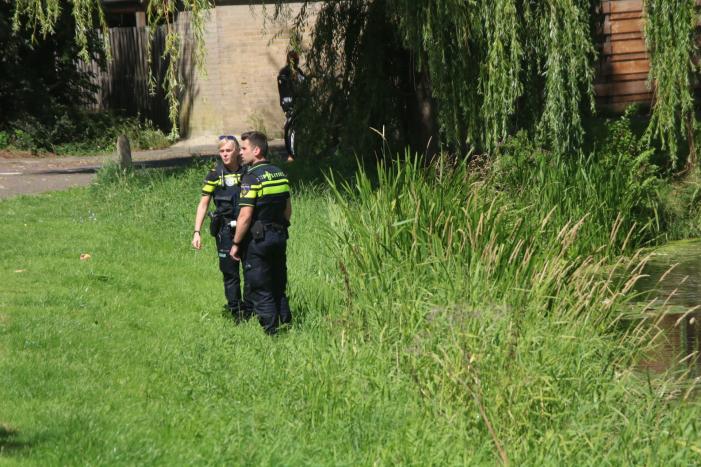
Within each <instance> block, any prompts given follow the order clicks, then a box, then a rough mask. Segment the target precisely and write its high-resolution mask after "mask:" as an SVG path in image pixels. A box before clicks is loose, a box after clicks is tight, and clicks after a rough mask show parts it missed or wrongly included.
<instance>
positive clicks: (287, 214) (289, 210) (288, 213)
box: [283, 198, 292, 222]
mask: <svg viewBox="0 0 701 467" xmlns="http://www.w3.org/2000/svg"><path fill="white" fill-rule="evenodd" d="M283 215H284V216H285V220H286V221H287V222H290V219H291V218H292V201H290V198H287V204H286V205H285V212H284V214H283Z"/></svg>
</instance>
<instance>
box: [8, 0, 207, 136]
mask: <svg viewBox="0 0 701 467" xmlns="http://www.w3.org/2000/svg"><path fill="white" fill-rule="evenodd" d="M67 4H70V5H71V13H72V16H73V18H74V20H75V37H76V43H77V44H78V46H79V47H80V52H79V58H80V59H82V60H84V61H86V62H87V61H89V59H90V54H89V49H90V44H89V39H88V36H89V32H90V31H91V30H93V29H100V30H101V31H102V38H103V42H102V47H103V50H104V51H105V52H106V55H107V56H108V58H109V55H110V50H109V44H110V42H109V29H108V28H107V22H106V21H105V16H104V12H103V10H102V4H101V2H100V0H70V1H69V2H66V1H65V0H15V9H14V14H13V23H12V26H13V30H14V31H15V32H17V31H19V30H20V29H22V28H25V29H27V30H29V31H31V34H32V41H36V40H37V39H38V37H39V36H41V37H43V38H45V37H47V36H48V35H50V34H53V33H54V31H55V28H56V21H58V19H59V17H60V13H61V9H62V8H64V7H65V6H66V5H67ZM212 6H213V4H212V2H211V0H179V1H177V2H176V1H175V0H154V1H151V2H149V4H148V9H147V18H148V25H149V41H148V46H147V47H148V49H147V50H146V54H147V57H148V63H149V65H150V64H151V43H152V42H153V38H154V34H155V31H156V29H157V28H158V27H159V25H164V26H163V27H165V29H166V35H165V48H164V51H163V55H162V58H163V60H164V61H165V62H166V63H167V68H166V72H165V76H164V78H163V82H162V83H161V85H162V86H163V90H164V92H165V96H166V99H167V100H168V105H169V118H170V122H171V124H172V126H173V129H172V130H171V136H172V137H177V136H178V112H179V109H180V101H179V97H180V90H181V84H180V81H179V73H178V67H179V64H180V61H181V59H182V58H183V57H182V51H183V43H184V39H185V37H184V36H185V35H191V36H192V38H193V40H194V42H195V54H194V59H195V65H196V66H197V68H198V70H199V71H200V72H203V70H204V66H203V65H204V56H205V46H204V22H205V19H206V12H207V11H208V10H209V9H211V8H212ZM178 9H180V10H183V9H184V10H185V11H186V12H187V14H188V15H189V19H190V25H189V26H190V27H189V29H188V31H185V30H183V29H178V28H177V27H176V25H175V24H174V21H173V20H174V18H175V15H176V14H177V11H178ZM149 69H150V70H151V67H149ZM150 73H151V74H150V76H149V87H150V89H151V91H152V92H155V86H156V85H157V83H156V81H155V77H154V76H153V70H151V72H150Z"/></svg>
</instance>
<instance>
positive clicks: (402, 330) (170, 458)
mask: <svg viewBox="0 0 701 467" xmlns="http://www.w3.org/2000/svg"><path fill="white" fill-rule="evenodd" d="M205 170H206V167H204V166H197V167H193V168H189V169H187V170H183V171H176V172H149V173H141V174H137V175H136V176H131V177H117V176H115V174H114V173H112V174H111V175H110V174H108V175H105V176H103V177H102V179H101V182H100V184H98V185H97V186H94V187H91V188H86V189H75V190H70V191H67V192H61V193H51V194H45V195H41V196H36V197H19V198H14V199H10V200H3V201H0V215H2V217H3V218H4V219H5V222H4V223H3V224H2V225H1V226H0V238H2V245H3V248H2V250H1V251H0V264H1V265H2V267H1V268H0V284H1V285H0V375H2V376H1V379H2V384H0V463H7V464H19V465H23V464H27V465H74V464H91V465H93V464H100V465H105V464H107V465H112V464H117V465H120V464H129V465H133V464H139V465H141V464H157V465H191V464H227V465H232V464H233V465H239V464H246V465H248V464H250V465H259V464H263V465H371V464H382V465H395V464H414V465H445V464H452V465H455V464H494V463H497V462H499V459H500V451H503V453H505V455H506V456H508V458H509V460H510V461H511V462H513V463H516V464H522V463H525V464H538V465H539V464H542V463H548V464H561V463H579V464H596V465H599V464H601V463H612V464H619V463H631V462H632V463H663V462H665V463H667V462H672V463H679V464H689V463H697V462H699V461H701V458H700V457H699V454H700V453H701V444H700V443H699V441H698V440H699V437H698V431H697V430H698V426H697V425H698V423H697V420H698V414H699V407H698V406H697V405H696V404H695V403H694V402H690V401H687V402H680V401H679V398H678V397H676V398H675V397H669V395H670V394H671V393H673V391H671V390H668V389H669V388H667V387H665V386H664V384H665V383H664V382H663V383H655V384H650V385H649V388H648V387H646V386H645V384H641V383H640V382H639V378H638V377H637V376H636V375H635V374H634V372H633V371H631V370H630V368H629V367H626V366H624V365H623V362H624V361H625V358H624V359H621V358H619V357H618V356H617V355H615V352H617V351H621V352H622V350H621V349H622V348H623V346H624V344H625V342H623V341H621V340H620V337H619V335H618V334H615V332H614V333H610V332H609V333H607V332H606V329H609V331H610V328H607V326H605V325H599V324H597V325H594V324H588V323H586V322H582V323H577V322H574V323H572V322H570V321H569V320H570V319H571V318H573V317H574V316H575V315H574V314H572V315H561V316H558V315H557V313H558V310H559V309H560V307H559V306H557V307H554V308H553V307H552V306H551V307H550V308H547V307H544V306H541V304H542V303H545V302H544V301H536V299H535V298H533V299H531V298H526V299H524V294H523V291H518V290H511V288H508V287H507V286H504V290H503V293H496V292H494V293H492V292H489V293H486V292H485V293H484V294H482V293H480V294H471V295H470V294H467V295H470V297H469V298H465V297H466V293H462V292H460V287H463V286H465V284H468V283H469V284H472V285H471V286H472V287H481V288H483V289H484V290H485V291H486V290H488V289H489V288H490V287H492V285H493V283H491V282H489V281H491V280H494V277H495V276H494V275H488V274H482V273H479V274H478V273H474V274H472V273H470V271H472V272H475V271H476V269H469V268H478V267H482V268H484V267H485V266H484V262H482V266H479V265H478V263H480V261H478V260H477V259H475V260H474V261H475V262H474V264H473V263H470V265H468V264H466V263H465V264H462V265H458V264H456V265H451V264H452V263H449V262H446V263H445V264H443V265H442V266H441V264H442V263H441V262H440V261H433V262H431V264H433V265H434V266H431V268H430V273H426V275H425V276H422V275H421V274H418V273H416V271H414V270H413V269H412V267H413V266H412V265H411V264H409V263H407V262H406V261H408V260H407V258H411V255H409V256H408V257H407V258H402V257H399V256H401V255H397V254H394V253H392V252H391V251H390V250H389V249H387V248H385V249H386V250H387V252H388V254H389V255H394V256H391V257H388V259H387V260H385V259H383V258H381V257H379V255H375V256H374V258H378V257H379V259H378V261H377V267H380V268H381V267H383V264H384V265H386V266H387V268H389V269H388V270H389V271H390V272H391V273H392V274H397V276H396V278H395V279H396V280H393V281H392V282H393V283H394V285H392V284H385V283H384V282H382V281H379V282H378V280H379V279H378V278H377V277H370V276H368V277H364V276H362V272H359V270H357V269H354V267H357V266H353V259H352V258H351V255H353V254H356V255H358V256H362V251H370V252H372V251H373V250H372V247H370V246H368V245H363V244H357V245H355V246H354V244H353V242H354V241H356V240H357V238H356V240H352V239H353V238H355V237H353V236H352V235H351V234H347V233H345V234H344V233H343V232H352V230H353V225H354V222H356V221H357V222H358V223H361V224H363V225H367V222H365V221H363V220H362V218H361V216H360V215H358V217H355V218H348V217H344V216H347V211H346V209H347V208H348V206H356V204H354V203H357V208H358V209H361V208H362V203H363V202H369V201H370V200H368V199H364V200H363V199H362V197H363V196H364V195H363V194H362V193H360V194H358V196H359V198H358V199H357V200H354V199H353V198H352V196H353V195H352V193H351V192H343V194H340V196H341V197H346V199H347V200H348V203H350V204H349V205H348V206H345V207H344V206H343V202H342V201H340V200H339V198H337V197H335V195H334V191H333V190H330V189H328V188H327V187H325V186H324V184H323V183H321V182H310V183H308V184H305V185H299V184H298V185H297V187H296V190H295V194H294V214H293V227H292V229H291V241H290V245H289V248H290V251H289V262H288V267H289V272H290V290H289V295H290V299H291V303H292V306H293V312H294V313H295V323H294V325H293V326H292V327H291V328H290V329H288V330H287V331H286V332H284V333H282V334H281V335H279V336H276V337H274V338H270V337H268V336H266V335H264V334H263V332H262V331H261V329H260V327H259V325H258V324H257V323H256V322H254V321H251V322H248V323H246V324H244V325H241V326H235V325H234V324H233V323H232V322H231V321H229V320H227V319H225V318H224V317H222V315H221V313H220V309H221V305H222V304H223V303H224V299H223V293H222V286H221V280H220V273H219V271H218V269H217V262H216V255H215V252H214V244H213V241H212V240H211V238H209V237H207V238H205V241H206V242H207V243H206V245H205V248H204V249H203V250H202V251H200V252H197V251H194V250H193V249H192V248H191V247H190V245H189V241H190V234H191V231H192V218H193V216H194V209H195V206H196V203H197V200H198V197H199V189H200V183H201V180H202V177H203V176H204V171H205ZM368 196H369V195H368ZM402 196H403V195H402ZM400 197H401V196H400ZM373 202H377V203H381V202H382V201H381V200H375V201H373ZM479 206H480V209H481V208H482V207H483V205H482V204H480V205H479ZM391 209H392V208H387V212H388V215H389V214H390V211H391ZM485 209H486V208H485ZM378 210H379V211H381V210H382V205H378ZM485 212H486V211H485ZM344 213H345V214H344ZM358 214H360V213H358ZM477 217H479V216H477ZM497 221H498V219H495V222H497ZM395 224H397V223H396V222H395ZM397 225H399V224H397ZM401 225H404V224H401ZM555 230H556V229H555ZM343 235H346V236H345V237H344V236H343ZM427 235H428V234H427ZM430 235H433V234H430ZM436 235H438V234H437V233H436ZM451 235H452V234H451ZM456 235H457V234H456ZM495 235H496V234H495ZM436 238H438V237H436ZM344 239H346V240H348V242H349V243H348V244H347V246H348V251H344V250H343V248H342V246H343V243H342V242H343V241H344ZM376 240H377V242H379V243H382V242H384V241H385V240H386V239H383V238H379V237H378V239H376ZM368 241H369V242H371V243H372V242H374V241H375V240H372V239H370V240H368ZM395 241H398V240H396V239H390V240H389V242H390V244H391V243H392V242H395ZM382 244H383V245H384V243H382ZM364 247H367V248H366V250H363V248H364ZM354 248H355V250H354ZM378 248H379V247H378ZM411 248H413V247H411ZM354 251H355V253H353V252H354ZM359 251H360V252H359ZM81 254H89V255H90V258H89V259H85V260H81V259H80V256H81ZM475 257H476V258H479V257H480V256H479V255H477V254H475ZM482 258H484V256H482ZM361 263H362V262H361ZM361 263H359V264H361ZM398 264H400V265H401V264H405V265H406V271H405V272H404V273H401V272H397V271H398V270H399V269H400V268H399V267H398V266H397V265H398ZM426 264H428V263H426ZM454 267H455V268H458V267H461V268H462V267H464V268H468V269H465V270H461V271H463V272H464V273H465V274H466V275H465V276H464V277H463V278H461V279H460V280H457V281H455V280H453V279H452V278H451V276H450V274H453V273H455V271H456V270H454V269H451V268H454ZM425 269H426V268H425V267H424V269H422V270H425ZM546 270H547V268H546V269H545V270H544V271H546ZM441 271H443V272H441ZM510 271H511V270H510V269H508V268H505V269H503V271H502V272H500V273H499V274H500V276H499V277H500V278H501V279H499V281H501V282H499V281H497V282H496V283H499V284H501V283H506V282H504V281H505V279H503V278H502V276H504V277H505V276H506V275H508V274H510V273H511V272H510ZM468 273H470V274H472V275H469V274H468ZM442 274H448V275H449V276H443V275H442ZM514 274H516V275H515V276H514V277H516V279H515V280H520V279H519V277H520V276H518V274H526V272H524V269H523V268H521V269H519V270H518V271H517V272H514ZM528 274H530V273H528ZM468 275H469V277H470V278H471V279H469V280H468V279H467V276H468ZM393 277H394V276H393ZM412 278H414V279H415V278H418V279H420V280H422V281H424V282H423V283H421V284H420V286H417V282H414V281H413V280H414V279H412ZM546 279H547V278H546ZM575 279H576V276H575ZM575 279H572V280H575ZM582 280H584V279H582ZM480 281H481V282H480ZM524 281H525V279H524ZM456 282H457V283H458V284H460V286H459V287H457V286H456ZM365 283H367V284H368V285H367V287H365V286H364V285H362V284H365ZM383 284H384V285H383ZM510 284H511V283H510ZM524 284H525V282H524ZM524 286H525V285H524ZM348 287H350V288H348ZM382 287H384V289H382ZM405 287H412V288H411V289H408V288H405ZM509 287H510V286H509ZM507 288H508V291H507ZM575 288H576V287H575ZM419 289H420V293H419V292H416V293H414V292H412V291H413V290H419ZM378 290H380V292H378ZM548 290H550V289H548ZM558 290H559V289H558ZM597 290H598V289H597ZM532 295H533V296H534V297H535V296H536V295H537V293H536V292H535V291H534V292H533V293H532ZM574 296H576V294H575V293H574V292H573V293H572V294H571V295H566V296H563V297H564V298H563V300H562V305H561V308H562V309H563V310H565V309H570V308H576V307H577V306H579V305H580V304H581V303H580V302H576V301H573V302H572V303H569V302H567V300H566V299H568V298H567V297H574ZM431 297H433V299H431ZM461 297H462V298H461ZM497 297H498V299H499V301H500V304H499V305H498V306H497V305H495V302H494V301H495V300H496V299H497ZM510 297H511V298H510ZM515 297H518V298H515ZM512 298H513V299H512ZM536 298H537V299H538V300H541V298H540V296H539V295H538V296H537V297H536ZM543 300H546V301H547V300H548V298H547V297H546V298H545V299H543ZM467 303H469V304H470V308H469V311H467V312H465V313H464V315H465V316H467V317H468V318H470V317H472V318H474V317H477V318H475V319H472V318H470V319H471V321H469V323H467V324H464V321H465V320H466V319H468V318H464V317H463V318H460V319H459V320H457V321H456V319H457V318H455V317H454V316H449V317H448V318H446V320H444V321H441V320H439V319H436V318H435V315H436V314H437V312H436V310H444V309H445V310H451V309H453V308H450V307H456V306H457V307H466V306H467ZM517 306H518V307H521V308H515V307H517ZM598 306H599V305H596V304H593V305H590V307H598ZM407 310H409V311H407ZM475 310H478V311H475ZM544 310H545V311H544ZM548 310H550V311H548ZM579 312H581V310H580V311H578V313H579ZM448 314H450V313H448ZM576 316H582V315H580V314H578V315H576ZM512 318H513V319H512ZM583 319H588V318H587V316H584V318H583ZM456 323H458V324H456ZM516 326H518V332H517V333H515V332H512V330H513V329H516ZM466 349H467V350H466ZM626 358H627V357H626ZM477 367H479V372H478V371H477V370H475V368H477ZM670 384H671V383H670ZM488 425H492V428H493V431H490V429H489V427H488ZM497 445H498V446H499V448H497Z"/></svg>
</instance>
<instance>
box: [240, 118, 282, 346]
mask: <svg viewBox="0 0 701 467" xmlns="http://www.w3.org/2000/svg"><path fill="white" fill-rule="evenodd" d="M267 153H268V139H267V138H266V136H265V135H264V134H263V133H260V132H257V131H249V132H247V133H244V134H242V135H241V160H242V161H243V163H244V164H246V165H248V169H247V170H246V173H245V174H244V176H243V178H242V180H241V198H240V202H239V206H240V210H239V216H238V219H237V226H236V233H235V235H234V241H233V246H232V247H231V256H232V257H233V258H234V259H235V260H240V259H241V258H243V265H244V266H243V271H244V278H245V280H246V285H247V287H248V288H249V294H250V295H249V298H250V299H251V301H252V302H253V309H254V310H255V312H256V314H257V315H258V320H259V321H260V324H261V326H263V329H265V331H266V332H267V333H268V334H275V332H276V331H277V328H278V325H279V324H281V323H282V324H284V323H289V322H291V321H292V314H291V312H290V307H289V304H288V302H287V297H286V295H285V288H286V287H287V257H286V250H287V227H288V226H289V224H290V217H291V215H292V203H291V202H290V187H289V182H288V180H287V175H285V173H284V172H283V171H282V170H280V169H279V168H278V167H276V166H274V165H272V164H270V162H268V160H267V158H266V155H267Z"/></svg>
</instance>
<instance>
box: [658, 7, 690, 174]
mask: <svg viewBox="0 0 701 467" xmlns="http://www.w3.org/2000/svg"><path fill="white" fill-rule="evenodd" d="M695 4H696V2H695V0H646V1H645V13H646V17H647V21H646V22H645V39H646V42H647V48H648V51H649V54H650V75H649V81H650V82H651V84H652V86H653V91H654V97H653V99H654V101H653V107H652V118H651V120H650V125H649V127H648V132H647V134H648V139H650V138H654V137H657V138H659V139H660V141H661V143H662V147H663V148H668V149H669V153H670V157H671V163H672V166H676V165H677V154H678V150H679V147H678V143H679V138H680V135H683V134H685V133H687V135H688V138H689V143H690V146H691V148H690V149H691V150H692V154H690V158H689V161H688V162H689V163H693V158H694V156H695V154H693V151H694V150H693V129H694V126H695V123H696V118H695V115H694V95H693V87H692V85H693V84H694V83H695V81H696V74H697V72H698V67H697V65H696V64H695V63H694V61H693V57H694V56H695V55H696V52H697V46H696V37H695V36H696V26H697V22H698V20H699V18H698V15H697V14H696V6H695Z"/></svg>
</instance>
